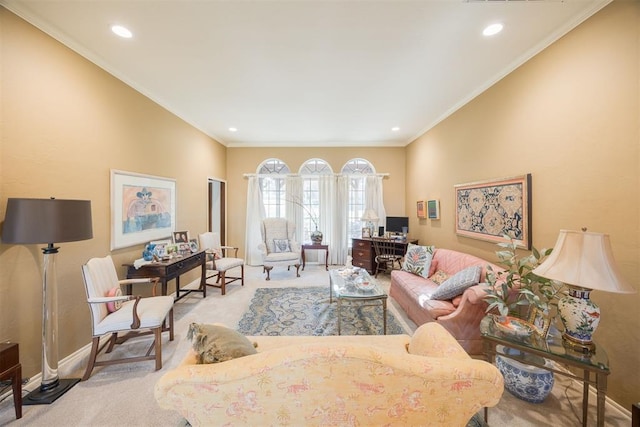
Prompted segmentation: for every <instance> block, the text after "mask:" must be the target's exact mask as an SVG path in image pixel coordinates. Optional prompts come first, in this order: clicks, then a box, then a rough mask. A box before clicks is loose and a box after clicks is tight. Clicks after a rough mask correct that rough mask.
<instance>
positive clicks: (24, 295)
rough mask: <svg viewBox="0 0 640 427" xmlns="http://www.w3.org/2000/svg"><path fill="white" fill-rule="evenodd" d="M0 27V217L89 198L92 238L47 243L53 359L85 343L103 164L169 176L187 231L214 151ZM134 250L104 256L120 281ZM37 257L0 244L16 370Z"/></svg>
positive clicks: (60, 56) (106, 224) (101, 226)
mask: <svg viewBox="0 0 640 427" xmlns="http://www.w3.org/2000/svg"><path fill="white" fill-rule="evenodd" d="M0 27H1V31H2V32H1V34H0V37H1V39H0V40H1V45H0V49H1V50H0V55H1V61H2V62H1V67H2V68H1V69H0V73H1V74H0V77H1V83H0V84H1V86H0V96H1V98H0V99H1V104H0V108H1V110H0V114H1V120H0V126H2V127H1V128H0V199H1V200H0V218H2V219H4V216H5V209H6V204H7V202H6V199H7V198H8V197H34V198H47V197H50V196H55V197H57V198H69V199H90V200H91V202H92V214H93V229H94V238H93V239H92V240H89V241H84V242H74V243H63V244H60V245H59V246H60V247H61V249H60V253H59V254H58V259H57V267H58V275H57V276H58V284H59V295H58V298H59V327H60V334H59V337H60V340H59V343H60V346H59V348H60V358H61V359H62V358H63V357H65V356H67V355H69V354H70V353H72V352H74V351H76V350H78V349H79V348H81V347H83V346H84V345H86V344H88V343H89V341H90V333H91V329H90V327H89V310H88V309H87V304H86V302H85V297H84V286H83V284H82V276H81V273H80V266H81V265H82V264H83V263H84V262H86V261H87V260H88V259H89V258H90V257H96V256H104V255H107V254H109V253H110V221H111V220H110V169H120V170H125V171H132V172H138V173H145V174H151V175H157V176H164V177H170V178H175V179H176V186H177V200H178V204H177V226H178V228H179V229H185V230H190V231H191V232H192V234H194V233H197V232H202V231H205V230H206V227H207V197H206V195H207V177H208V176H216V177H221V178H224V177H225V175H226V168H225V158H226V153H225V147H224V146H222V145H220V144H218V143H217V142H216V141H214V140H212V139H211V138H209V137H207V136H206V135H204V134H203V133H201V132H199V131H197V130H195V129H194V128H193V127H191V126H189V125H187V124H186V123H185V122H183V121H182V120H180V119H179V118H177V117H176V116H174V115H172V114H170V113H169V112H167V111H166V110H164V109H163V108H161V107H159V106H158V105H157V104H155V103H153V102H152V101H150V100H149V99H148V98H145V97H144V96H142V95H141V94H139V93H138V92H136V91H134V90H133V89H131V88H130V87H129V86H127V85H125V84H124V83H122V82H121V81H119V80H117V79H115V78H114V77H112V76H111V75H109V74H108V73H106V72H105V71H103V70H102V69H100V68H98V67H97V66H95V65H94V64H92V63H90V62H88V61H87V60H85V59H83V58H82V57H80V56H79V55H77V54H76V53H74V52H72V51H71V50H69V49H67V48H65V47H64V46H62V45H61V44H60V43H58V42H56V41H55V40H53V39H52V38H50V37H49V36H47V35H45V34H44V33H42V32H40V31H38V30H37V29H35V28H34V27H32V26H31V25H29V24H27V23H25V22H24V21H22V20H21V19H20V18H18V17H16V16H15V15H13V14H12V13H11V12H8V11H7V10H6V9H4V8H2V7H0ZM141 253H142V245H138V246H133V247H130V248H125V249H120V250H117V251H114V252H113V253H112V256H113V257H114V260H115V263H116V266H117V267H118V270H119V274H120V277H124V270H123V268H122V267H121V264H122V263H123V262H130V261H132V260H133V259H135V258H139V257H141ZM41 263H42V253H41V252H40V250H39V246H38V245H28V246H23V245H5V244H2V245H0V341H5V340H11V341H15V342H18V343H19V344H20V359H21V362H22V364H23V375H25V376H31V375H34V374H36V373H38V372H40V370H41V360H40V354H41V353H40V325H41V319H42V296H41V293H42V287H41ZM187 279H188V278H187Z"/></svg>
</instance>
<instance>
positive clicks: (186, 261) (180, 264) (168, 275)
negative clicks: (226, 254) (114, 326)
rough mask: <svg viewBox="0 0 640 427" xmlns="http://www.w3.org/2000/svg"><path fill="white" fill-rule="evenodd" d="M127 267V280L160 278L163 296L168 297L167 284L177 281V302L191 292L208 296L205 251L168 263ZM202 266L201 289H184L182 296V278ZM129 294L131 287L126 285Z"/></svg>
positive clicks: (130, 265)
mask: <svg viewBox="0 0 640 427" xmlns="http://www.w3.org/2000/svg"><path fill="white" fill-rule="evenodd" d="M125 266H126V267H127V279H139V278H144V277H158V278H159V279H160V283H162V295H167V282H169V281H170V280H172V279H176V301H177V300H179V299H180V298H182V297H184V296H186V295H188V294H190V293H191V292H202V297H203V298H206V296H207V286H206V280H207V256H206V252H205V251H204V250H202V251H198V252H195V253H193V254H191V255H184V256H181V257H179V258H173V259H171V260H168V261H160V262H152V263H150V264H145V265H143V266H142V267H140V268H138V269H136V268H135V267H134V266H133V265H132V264H125ZM198 266H200V268H201V269H202V275H201V277H200V287H199V288H198V289H183V290H182V292H183V295H182V297H181V296H180V292H181V290H180V276H181V275H183V274H184V273H186V272H187V271H189V270H192V269H194V268H196V267H198ZM126 287H127V294H128V295H131V285H126Z"/></svg>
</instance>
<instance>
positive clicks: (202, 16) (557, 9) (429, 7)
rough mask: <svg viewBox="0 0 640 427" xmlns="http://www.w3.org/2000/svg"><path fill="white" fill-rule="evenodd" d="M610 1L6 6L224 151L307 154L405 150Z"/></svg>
mask: <svg viewBox="0 0 640 427" xmlns="http://www.w3.org/2000/svg"><path fill="white" fill-rule="evenodd" d="M609 1H610V0H564V1H560V0H550V1H544V0H537V1H536V0H530V1H527V0H511V1H496V0H490V1H475V0H467V1H464V0H421V1H403V0H386V1H385V0H377V1H367V0H342V1H339V0H335V1H329V0H327V1H319V0H289V1H270V0H254V1H251V0H248V1H247V0H237V1H214V0H208V1H206V0H203V1H191V0H180V1H179V0H162V1H161V0H156V1H153V0H147V1H143V0H129V1H118V0H94V1H87V0H85V1H78V0H0V4H2V5H4V6H5V7H6V8H7V9H9V10H11V11H13V12H14V13H16V14H17V15H19V16H21V17H22V18H24V19H25V20H27V21H28V22H30V23H31V24H33V25H35V26H36V27H38V28H40V29H42V30H43V31H45V32H46V33H48V34H50V35H51V36H53V37H54V38H56V39H57V40H59V41H60V42H62V43H64V44H65V45H67V46H69V47H70V48H71V49H74V50H75V51H76V52H78V53H79V54H81V55H83V56H84V57H86V58H87V59H89V60H90V61H92V62H94V63H95V64H97V65H98V66H100V67H102V68H104V69H105V70H107V71H108V72H109V73H111V74H113V75H114V76H116V77H117V78H119V79H120V80H122V81H124V82H125V83H127V84H129V85H130V86H132V87H133V88H135V89H136V90H138V91H139V92H141V93H142V94H144V95H146V96H147V97H149V98H151V99H152V100H154V101H155V102H157V103H158V104H160V105H162V106H163V107H165V108H166V109H167V110H169V111H171V112H172V113H174V114H175V115H177V116H179V117H181V118H182V119H183V120H185V121H186V122H188V123H190V124H192V125H193V126H195V127H196V128H198V129H200V130H202V131H203V132H204V133H206V134H208V135H210V136H211V137H213V138H215V139H216V140H218V141H219V142H221V143H222V144H224V145H226V146H228V147H257V146H273V147H276V146H298V147H304V146H405V145H407V144H408V143H410V142H411V141H413V140H414V139H415V138H416V137H418V136H419V135H421V134H422V133H424V132H425V131H427V130H429V129H430V128H431V127H433V126H434V125H436V124H437V123H438V122H439V121H441V120H443V119H444V118H446V117H447V116H448V115H450V114H451V113H452V112H454V111H455V110H457V109H458V108H460V107H461V106H463V105H464V104H465V103H467V102H469V101H470V100H471V99H473V98H474V97H475V96H477V95H478V94H480V93H481V92H482V91H484V90H486V89H487V88H488V87H490V86H491V85H492V84H494V83H495V82H497V81H498V80H499V79H501V78H502V77H504V76H505V75H506V74H508V73H509V72H511V71H513V70H514V69H515V68H516V67H518V66H519V65H521V64H522V63H524V62H525V61H526V60H528V59H529V58H531V57H532V56H533V55H535V54H536V53H538V52H540V51H541V50H542V49H544V48H545V47H547V46H548V45H549V44H551V43H553V42H554V41H555V40H557V39H558V38H560V37H561V36H562V35H564V34H566V33H567V32H568V31H570V30H571V29H572V28H574V27H575V26H577V25H578V24H579V23H581V22H582V21H584V20H585V19H587V18H588V17H589V16H591V15H593V14H594V13H595V12H597V11H598V10H599V9H601V8H602V7H603V6H604V5H606V4H607V3H609ZM496 22H500V23H502V24H504V30H503V31H502V32H501V33H499V34H497V35H494V36H491V37H485V36H483V35H482V30H483V29H484V28H485V27H486V26H487V25H488V24H492V23H496ZM113 24H120V25H124V26H126V27H127V28H128V29H130V30H131V31H132V32H133V37H132V38H130V39H123V38H119V37H117V36H115V35H114V34H113V33H112V32H111V30H110V27H111V25H113ZM230 127H234V128H237V131H236V132H231V131H230V130H229V128H230ZM394 127H398V128H399V130H395V131H394V130H392V128H394Z"/></svg>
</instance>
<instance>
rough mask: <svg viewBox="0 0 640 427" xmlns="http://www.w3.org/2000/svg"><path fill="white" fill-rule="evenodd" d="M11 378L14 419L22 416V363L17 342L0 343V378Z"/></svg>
mask: <svg viewBox="0 0 640 427" xmlns="http://www.w3.org/2000/svg"><path fill="white" fill-rule="evenodd" d="M6 379H11V385H12V387H13V406H14V407H15V410H16V419H18V418H22V365H20V354H19V352H18V344H16V343H9V342H3V343H0V380H6Z"/></svg>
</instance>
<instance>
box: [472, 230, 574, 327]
mask: <svg viewBox="0 0 640 427" xmlns="http://www.w3.org/2000/svg"><path fill="white" fill-rule="evenodd" d="M504 237H505V238H506V239H508V240H509V241H508V242H505V243H498V246H500V247H501V248H503V249H501V250H499V251H496V255H497V256H498V260H499V264H501V265H503V266H504V267H505V270H504V271H494V270H493V269H492V268H491V266H488V267H487V282H488V284H489V287H488V288H487V290H486V293H487V295H486V296H485V300H486V301H487V302H488V303H489V306H488V307H487V313H488V312H490V311H493V310H494V309H495V310H497V311H498V312H499V313H500V315H501V316H507V315H512V316H515V317H520V313H522V309H523V308H525V307H528V308H531V307H536V308H537V309H538V310H539V311H540V312H549V308H550V307H549V305H550V304H551V302H552V301H553V300H554V299H555V298H556V295H558V293H559V292H560V291H561V289H562V286H558V285H557V284H556V283H555V282H553V281H552V280H550V279H547V278H544V277H540V276H537V275H535V274H534V273H533V270H534V269H535V268H536V267H537V266H539V265H540V264H541V263H542V262H543V261H544V259H545V258H546V257H547V256H549V254H551V251H552V250H553V249H552V248H551V249H542V250H541V251H538V250H537V249H536V248H535V247H534V248H532V251H531V253H530V254H529V255H527V256H524V257H518V253H517V252H516V249H517V248H516V244H515V243H514V241H513V239H511V238H510V237H509V236H507V235H505V236H504ZM527 311H528V310H527ZM525 315H526V313H525Z"/></svg>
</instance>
